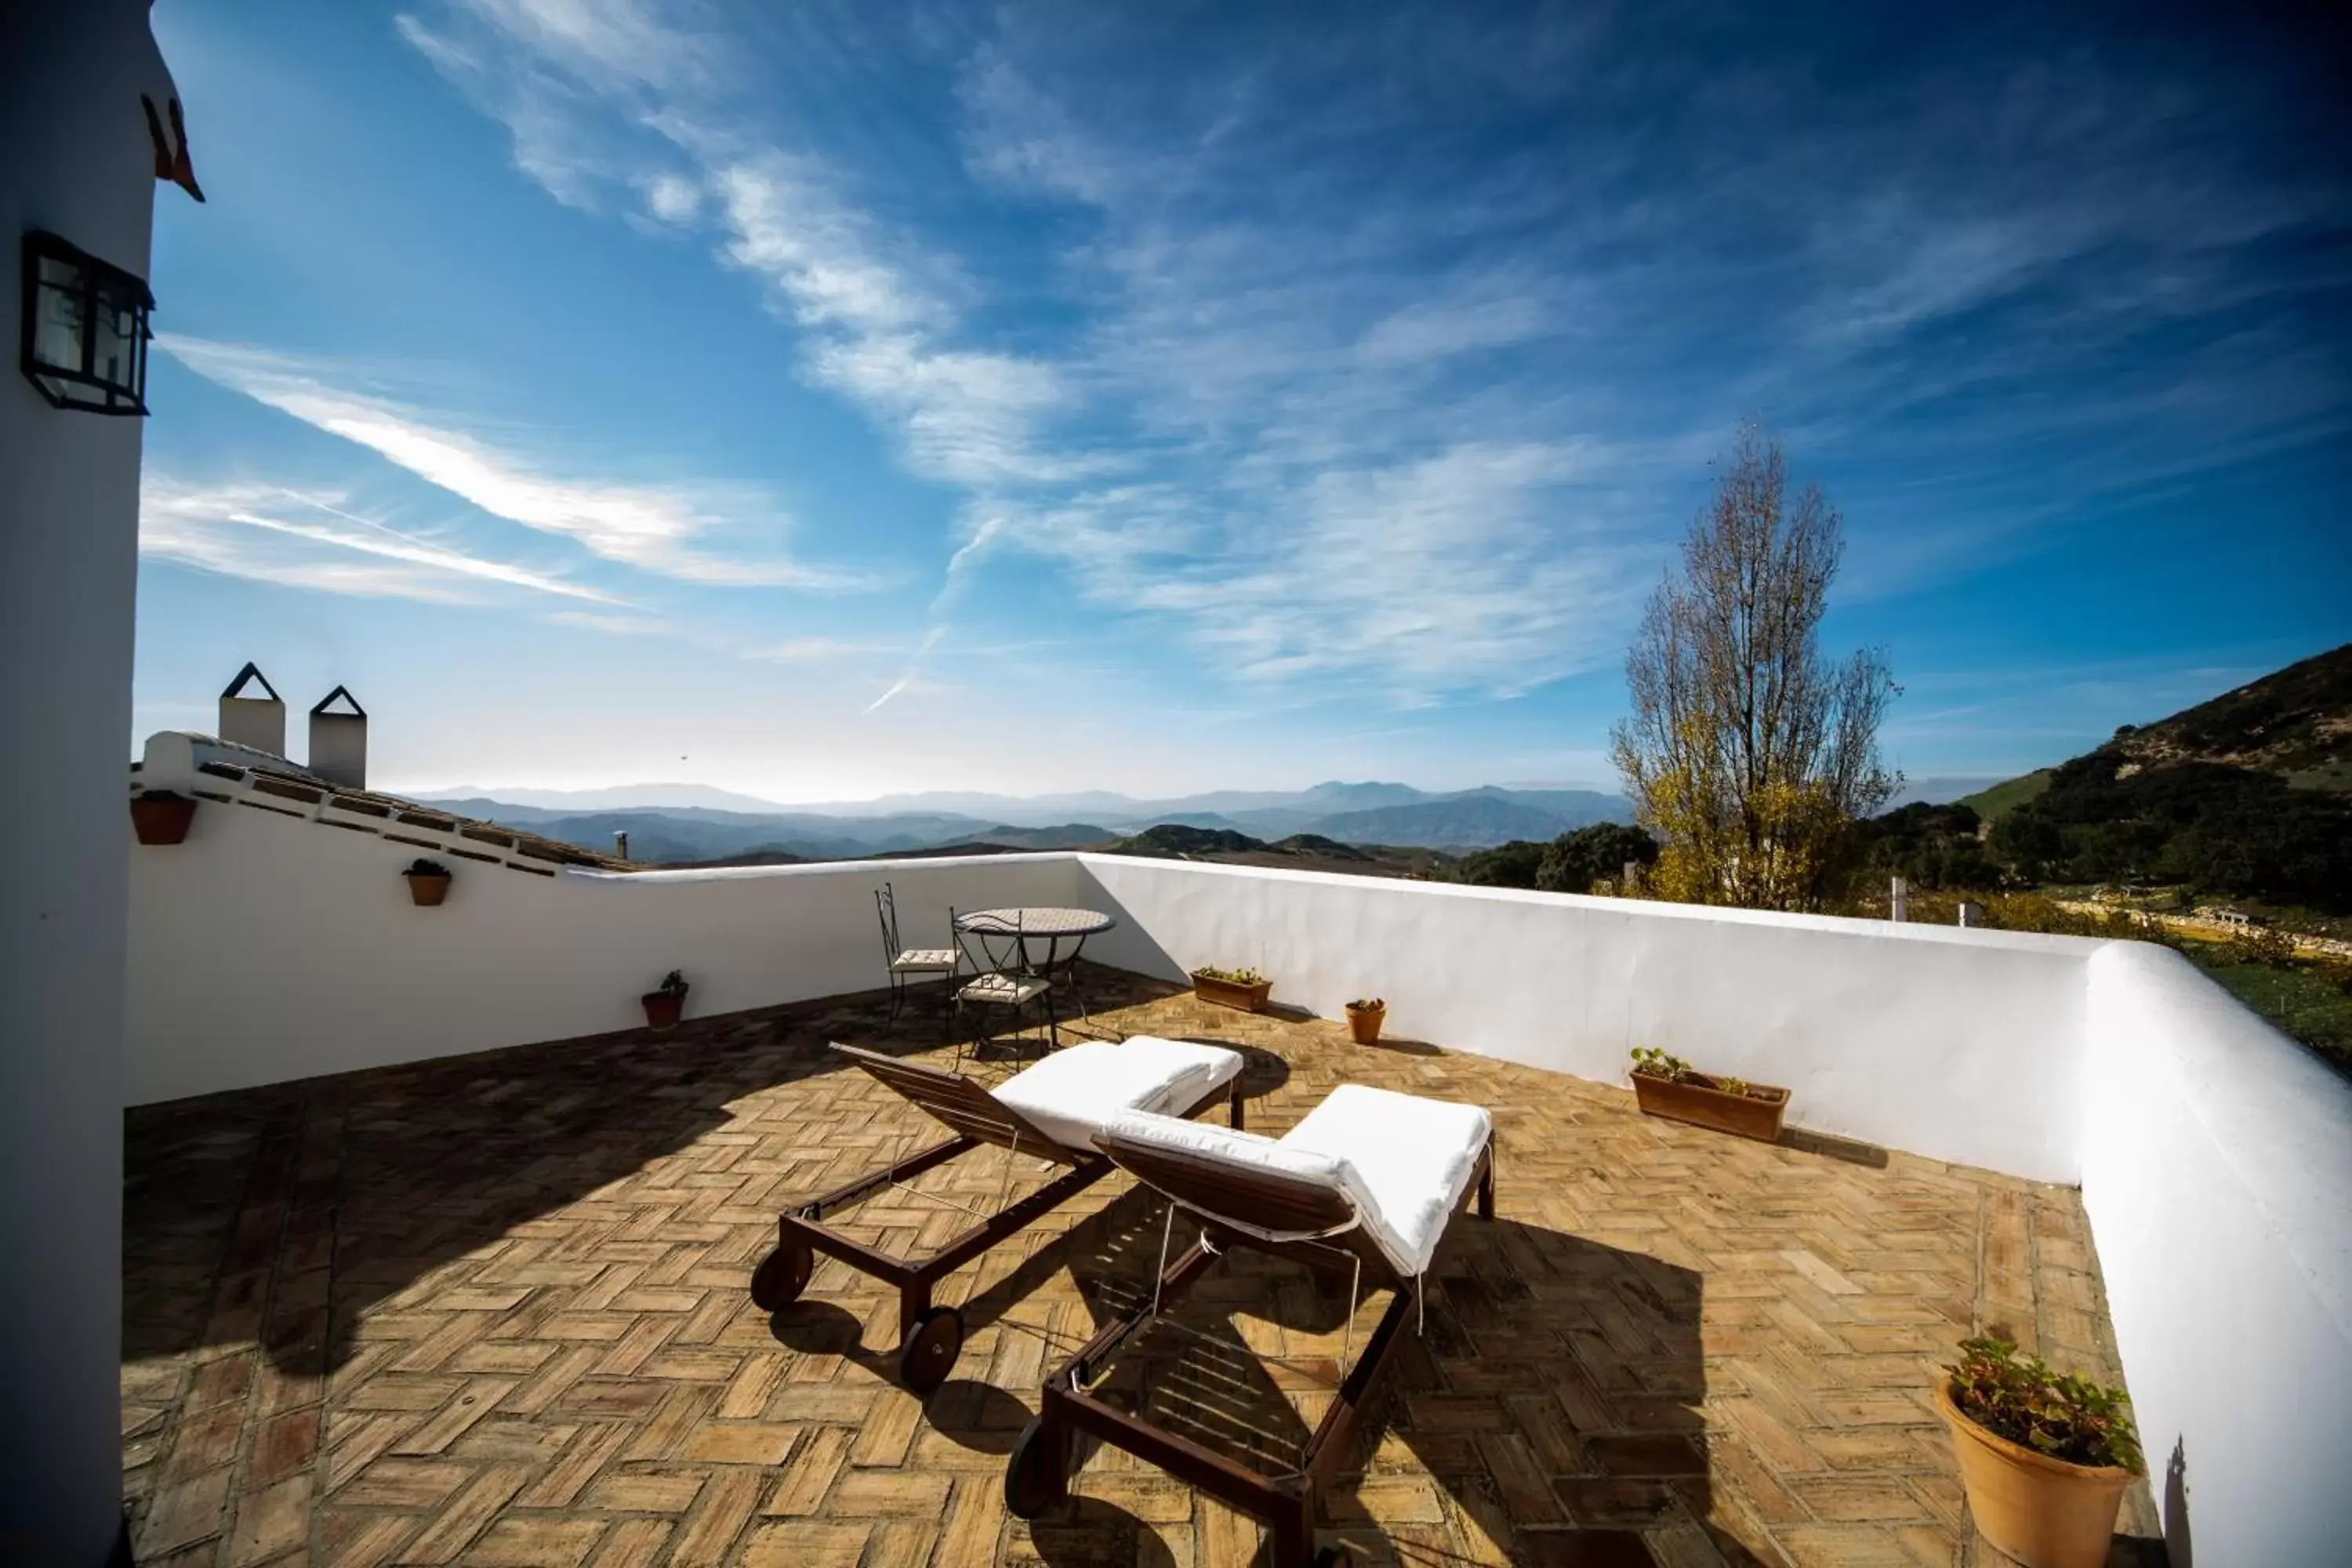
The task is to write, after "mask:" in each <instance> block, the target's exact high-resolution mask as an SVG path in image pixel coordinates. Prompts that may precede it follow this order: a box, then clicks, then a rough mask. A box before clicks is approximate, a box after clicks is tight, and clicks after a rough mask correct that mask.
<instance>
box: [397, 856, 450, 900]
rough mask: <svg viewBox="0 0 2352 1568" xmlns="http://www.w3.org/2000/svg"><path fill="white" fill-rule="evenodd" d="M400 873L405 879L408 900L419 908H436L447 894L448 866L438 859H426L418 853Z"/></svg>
mask: <svg viewBox="0 0 2352 1568" xmlns="http://www.w3.org/2000/svg"><path fill="white" fill-rule="evenodd" d="M401 875H402V876H403V877H404V878H405V879H407V881H408V897H409V900H410V901H411V902H413V903H415V904H416V905H417V906H419V907H420V908H423V909H428V910H429V909H433V908H436V906H438V905H439V903H440V902H441V900H444V899H446V898H447V897H448V896H449V882H450V877H449V868H448V867H446V866H444V865H443V864H441V862H440V861H438V860H427V859H425V858H424V857H423V856H421V855H420V856H418V857H417V858H415V859H414V860H411V861H410V862H409V863H408V869H407V870H405V871H403V872H402V873H401Z"/></svg>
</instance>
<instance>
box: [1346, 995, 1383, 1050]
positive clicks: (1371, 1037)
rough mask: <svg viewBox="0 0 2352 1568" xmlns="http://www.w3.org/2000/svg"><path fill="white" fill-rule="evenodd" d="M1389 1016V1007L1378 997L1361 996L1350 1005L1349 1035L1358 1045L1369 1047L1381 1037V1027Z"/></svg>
mask: <svg viewBox="0 0 2352 1568" xmlns="http://www.w3.org/2000/svg"><path fill="white" fill-rule="evenodd" d="M1388 1016H1389V1005H1388V1004H1387V1003H1386V1002H1384V1001H1382V1000H1381V998H1379V997H1378V996H1359V997H1357V998H1356V999H1355V1000H1354V1001H1353V1002H1350V1003H1349V1004H1348V1033H1349V1034H1350V1035H1353V1036H1354V1037H1356V1044H1358V1045H1360V1046H1369V1045H1371V1044H1373V1043H1374V1042H1375V1041H1377V1040H1379V1038H1380V1037H1381V1024H1382V1023H1383V1022H1385V1021H1386V1020H1387V1018H1388Z"/></svg>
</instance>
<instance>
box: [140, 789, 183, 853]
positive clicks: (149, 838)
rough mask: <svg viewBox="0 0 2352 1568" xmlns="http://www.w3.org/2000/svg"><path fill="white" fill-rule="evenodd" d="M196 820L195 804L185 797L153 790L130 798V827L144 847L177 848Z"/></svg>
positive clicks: (167, 791) (168, 791)
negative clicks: (174, 846) (175, 845)
mask: <svg viewBox="0 0 2352 1568" xmlns="http://www.w3.org/2000/svg"><path fill="white" fill-rule="evenodd" d="M195 819H196V803H195V802H194V800H192V799H190V798H189V797H188V796H186V795H175V794H173V792H172V791H170V790H168V789H151V790H149V791H147V792H146V793H145V794H144V795H132V796H131V830H132V831H133V832H135V833H137V834H138V835H139V842H140V843H142V844H177V843H179V842H181V841H182V840H184V838H186V837H188V824H190V823H191V822H194V820H195Z"/></svg>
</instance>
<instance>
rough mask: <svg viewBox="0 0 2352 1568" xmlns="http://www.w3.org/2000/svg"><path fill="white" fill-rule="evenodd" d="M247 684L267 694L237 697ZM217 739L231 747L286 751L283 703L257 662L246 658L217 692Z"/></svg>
mask: <svg viewBox="0 0 2352 1568" xmlns="http://www.w3.org/2000/svg"><path fill="white" fill-rule="evenodd" d="M248 685H258V686H259V687H260V688H261V689H262V690H264V691H267V692H268V693H269V695H268V696H267V697H240V696H238V695H237V693H239V692H241V691H243V690H244V689H246V687H247V686H248ZM220 738H221V739H222V740H224V741H226V742H228V743H229V744H231V745H233V746H250V747H252V748H253V749H254V750H255V751H257V752H269V753H270V754H271V755H273V756H279V757H282V756H284V755H285V754H286V704H285V703H284V702H283V701H282V700H279V698H278V689H277V688H276V687H274V686H272V685H270V684H269V678H268V676H266V675H264V674H262V673H261V667H260V666H259V665H257V664H254V663H252V662H251V661H249V660H248V661H247V664H246V667H245V668H243V669H240V670H238V671H237V672H236V679H235V680H232V681H230V682H229V683H228V689H227V690H226V691H224V692H222V693H221V694H220Z"/></svg>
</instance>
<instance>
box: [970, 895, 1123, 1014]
mask: <svg viewBox="0 0 2352 1568" xmlns="http://www.w3.org/2000/svg"><path fill="white" fill-rule="evenodd" d="M1117 924H1118V921H1115V920H1113V919H1111V918H1110V916H1108V915H1107V914H1105V913H1103V912H1102V911H1101V910H1067V909H1053V908H1035V909H1003V910H966V911H965V912H964V913H962V914H960V915H958V916H956V918H955V928H956V930H957V931H961V932H962V933H963V934H964V935H966V936H976V937H979V938H981V939H982V942H986V941H987V940H988V939H990V938H995V939H998V940H1000V941H1002V940H1006V939H1009V940H1011V941H1012V942H1013V946H1014V948H1015V949H1016V950H1017V951H1018V952H1019V953H1020V969H1021V973H1024V974H1034V975H1035V976H1036V977H1037V978H1039V979H1041V980H1045V981H1051V980H1052V979H1053V978H1054V973H1055V971H1056V970H1059V971H1060V972H1061V973H1062V976H1063V981H1064V983H1065V984H1066V985H1067V986H1068V987H1069V992H1070V994H1071V995H1073V996H1075V997H1076V998H1077V1002H1078V1016H1079V1017H1081V1018H1085V1017H1087V1016H1088V1015H1087V999H1086V995H1085V994H1084V993H1083V992H1081V991H1080V990H1079V989H1078V984H1077V972H1076V965H1077V962H1078V954H1079V953H1080V952H1082V951H1084V949H1085V947H1086V945H1087V938H1088V937H1090V936H1092V935H1094V934H1095V933H1096V932H1097V931H1108V930H1110V928H1111V927H1113V926H1115V925H1117ZM1032 942H1043V943H1045V961H1044V962H1043V963H1039V962H1038V960H1037V958H1036V956H1035V954H1034V952H1032V951H1031V948H1030V944H1031V943H1032ZM1064 942H1068V943H1069V944H1070V951H1069V954H1068V956H1066V957H1065V956H1064V955H1063V952H1062V944H1063V943H1064ZM992 956H993V955H992Z"/></svg>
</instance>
